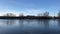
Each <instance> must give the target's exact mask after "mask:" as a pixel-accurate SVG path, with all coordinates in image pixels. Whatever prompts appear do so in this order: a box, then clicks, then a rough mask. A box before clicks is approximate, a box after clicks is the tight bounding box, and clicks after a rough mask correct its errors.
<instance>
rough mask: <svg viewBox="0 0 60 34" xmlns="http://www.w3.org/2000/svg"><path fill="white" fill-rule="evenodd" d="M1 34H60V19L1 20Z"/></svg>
mask: <svg viewBox="0 0 60 34" xmlns="http://www.w3.org/2000/svg"><path fill="white" fill-rule="evenodd" d="M0 34H60V19H56V20H53V19H51V20H50V19H39V20H38V19H19V20H17V19H0Z"/></svg>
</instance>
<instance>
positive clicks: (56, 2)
mask: <svg viewBox="0 0 60 34" xmlns="http://www.w3.org/2000/svg"><path fill="white" fill-rule="evenodd" d="M59 10H60V0H0V15H4V14H6V13H14V14H16V15H18V14H22V13H23V14H24V15H37V14H39V13H44V12H45V11H47V12H49V15H50V16H54V13H55V16H57V13H58V12H59Z"/></svg>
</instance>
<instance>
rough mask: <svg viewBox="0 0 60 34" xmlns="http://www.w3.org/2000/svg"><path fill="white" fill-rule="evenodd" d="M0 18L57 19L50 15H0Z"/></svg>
mask: <svg viewBox="0 0 60 34" xmlns="http://www.w3.org/2000/svg"><path fill="white" fill-rule="evenodd" d="M0 19H58V18H57V17H51V16H48V17H47V16H18V17H16V16H0Z"/></svg>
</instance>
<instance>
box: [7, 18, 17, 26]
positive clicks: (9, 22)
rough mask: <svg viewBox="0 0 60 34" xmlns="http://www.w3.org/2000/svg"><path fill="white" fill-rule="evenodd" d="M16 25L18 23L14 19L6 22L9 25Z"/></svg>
mask: <svg viewBox="0 0 60 34" xmlns="http://www.w3.org/2000/svg"><path fill="white" fill-rule="evenodd" d="M15 23H16V21H15V20H14V19H7V20H6V24H7V25H13V24H15Z"/></svg>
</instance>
